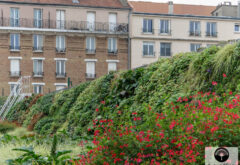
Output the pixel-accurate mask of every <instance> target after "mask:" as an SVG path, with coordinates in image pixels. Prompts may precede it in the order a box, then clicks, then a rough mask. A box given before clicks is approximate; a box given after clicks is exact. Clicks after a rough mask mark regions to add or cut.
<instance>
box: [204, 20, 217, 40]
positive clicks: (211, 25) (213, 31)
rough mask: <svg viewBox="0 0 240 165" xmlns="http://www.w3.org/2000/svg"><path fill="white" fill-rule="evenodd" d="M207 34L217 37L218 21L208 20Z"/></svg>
mask: <svg viewBox="0 0 240 165" xmlns="http://www.w3.org/2000/svg"><path fill="white" fill-rule="evenodd" d="M206 36H210V37H217V23H216V22H207V32H206Z"/></svg>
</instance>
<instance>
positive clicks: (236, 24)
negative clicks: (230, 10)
mask: <svg viewBox="0 0 240 165" xmlns="http://www.w3.org/2000/svg"><path fill="white" fill-rule="evenodd" d="M236 26H238V31H237V30H236ZM234 32H240V24H238V23H235V24H234Z"/></svg>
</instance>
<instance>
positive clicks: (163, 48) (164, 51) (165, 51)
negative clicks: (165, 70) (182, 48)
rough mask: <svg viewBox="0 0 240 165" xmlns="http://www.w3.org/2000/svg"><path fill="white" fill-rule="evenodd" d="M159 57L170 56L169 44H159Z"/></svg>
mask: <svg viewBox="0 0 240 165" xmlns="http://www.w3.org/2000/svg"><path fill="white" fill-rule="evenodd" d="M160 56H171V44H170V43H160Z"/></svg>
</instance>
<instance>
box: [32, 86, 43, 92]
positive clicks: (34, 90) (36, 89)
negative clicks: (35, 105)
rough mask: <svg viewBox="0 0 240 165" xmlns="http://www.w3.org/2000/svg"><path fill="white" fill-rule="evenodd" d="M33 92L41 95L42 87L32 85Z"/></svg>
mask: <svg viewBox="0 0 240 165" xmlns="http://www.w3.org/2000/svg"><path fill="white" fill-rule="evenodd" d="M33 92H34V93H35V94H43V85H37V84H35V85H33Z"/></svg>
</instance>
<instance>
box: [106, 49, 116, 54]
mask: <svg viewBox="0 0 240 165" xmlns="http://www.w3.org/2000/svg"><path fill="white" fill-rule="evenodd" d="M108 54H111V55H117V54H118V50H117V49H116V50H112V49H108Z"/></svg>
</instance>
